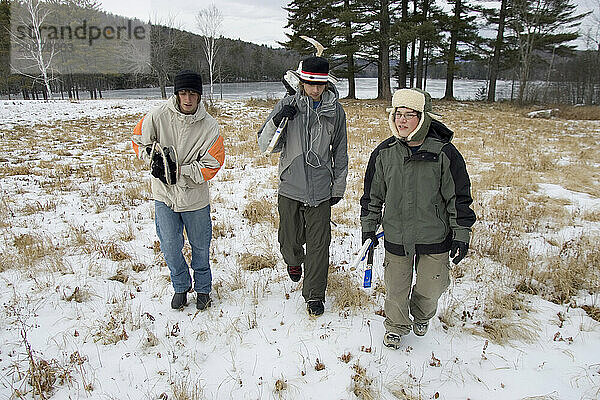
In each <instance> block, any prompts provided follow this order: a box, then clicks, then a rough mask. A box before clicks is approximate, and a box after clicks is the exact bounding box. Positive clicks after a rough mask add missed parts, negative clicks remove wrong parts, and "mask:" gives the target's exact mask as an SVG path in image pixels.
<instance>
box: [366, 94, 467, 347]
mask: <svg viewBox="0 0 600 400" xmlns="http://www.w3.org/2000/svg"><path fill="white" fill-rule="evenodd" d="M431 111H432V107H431V96H430V95H429V93H427V92H424V91H422V90H419V89H401V90H398V91H396V93H394V96H393V98H392V108H390V109H388V112H389V117H388V122H389V127H390V130H391V132H392V134H393V136H392V137H390V138H389V139H387V140H385V141H383V142H382V143H381V144H380V145H379V146H377V148H376V149H375V150H374V151H373V153H372V154H371V158H370V160H369V164H368V166H367V170H366V173H365V180H364V194H363V196H362V198H361V200H360V204H361V225H362V239H363V243H364V242H365V241H366V240H367V239H371V240H372V241H373V244H374V246H376V245H377V244H378V239H377V236H376V234H375V232H376V231H377V229H378V227H379V225H382V226H383V230H384V235H385V236H384V237H385V239H384V247H385V260H384V269H385V273H384V275H385V276H384V281H385V286H386V299H385V305H384V311H385V315H386V319H385V321H384V326H385V328H386V333H385V335H384V338H383V343H384V345H385V346H387V347H391V348H394V349H397V348H399V347H400V343H401V337H402V336H404V335H407V334H408V333H409V332H410V330H411V328H412V330H413V332H414V333H415V334H416V335H417V336H423V335H425V333H426V332H427V328H428V324H429V320H430V319H431V318H432V317H433V316H434V315H435V313H436V310H437V302H438V299H439V298H440V296H441V295H442V293H443V292H444V291H445V290H446V288H447V287H448V285H449V283H450V278H449V270H450V263H449V258H448V256H449V255H450V257H453V262H454V263H455V264H458V263H459V262H460V261H461V260H462V259H463V258H464V257H465V255H466V254H467V251H468V249H469V241H470V236H471V226H472V225H473V224H474V223H475V213H474V212H473V210H472V209H471V203H472V202H473V199H472V198H471V183H470V180H469V175H468V173H467V169H466V165H465V162H464V160H463V157H462V156H461V154H460V152H459V151H458V150H457V149H456V147H454V145H453V144H452V143H450V140H451V139H452V136H453V132H452V131H451V130H449V129H448V128H447V127H446V126H445V125H443V124H442V123H441V122H439V121H437V120H436V119H435V117H436V116H435V114H433V113H432V112H431ZM384 205H385V208H384ZM382 213H383V215H382ZM413 269H414V270H415V271H416V275H417V276H416V284H415V285H414V286H413V287H412V288H411V286H412V280H413ZM411 289H412V290H411ZM411 316H412V319H411Z"/></svg>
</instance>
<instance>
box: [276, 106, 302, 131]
mask: <svg viewBox="0 0 600 400" xmlns="http://www.w3.org/2000/svg"><path fill="white" fill-rule="evenodd" d="M296 112H297V110H296V107H294V106H290V105H289V104H286V105H285V106H283V107H281V110H279V112H278V113H277V114H275V116H274V117H273V123H274V124H275V126H279V124H281V121H282V120H283V118H287V119H288V120H290V121H291V120H293V119H294V116H295V115H296Z"/></svg>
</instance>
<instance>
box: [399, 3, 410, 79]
mask: <svg viewBox="0 0 600 400" xmlns="http://www.w3.org/2000/svg"><path fill="white" fill-rule="evenodd" d="M401 7H402V22H403V23H407V22H408V0H402V5H401ZM399 47H400V55H399V56H398V88H399V89H403V88H405V87H406V77H407V75H408V71H407V64H408V60H407V57H406V52H407V51H408V44H407V43H406V40H404V39H402V40H401V41H400V46H399Z"/></svg>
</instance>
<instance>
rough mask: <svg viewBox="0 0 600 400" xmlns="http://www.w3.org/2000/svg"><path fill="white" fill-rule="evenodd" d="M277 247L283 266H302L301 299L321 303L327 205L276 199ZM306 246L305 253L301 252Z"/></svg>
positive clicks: (326, 258)
mask: <svg viewBox="0 0 600 400" xmlns="http://www.w3.org/2000/svg"><path fill="white" fill-rule="evenodd" d="M277 206H278V209H279V235H278V236H279V248H280V250H281V255H282V256H283V260H284V261H285V263H286V264H287V265H293V266H296V265H302V264H304V282H303V285H302V296H303V297H304V300H306V301H308V300H323V301H325V289H326V288H327V271H328V269H329V244H330V243H331V225H330V222H331V205H330V204H329V201H324V202H323V203H321V204H319V205H318V206H316V207H309V206H308V205H305V204H303V203H301V202H299V201H296V200H292V199H289V198H287V197H284V196H281V195H280V196H278V198H277ZM304 244H306V253H305V252H304V247H303V246H304Z"/></svg>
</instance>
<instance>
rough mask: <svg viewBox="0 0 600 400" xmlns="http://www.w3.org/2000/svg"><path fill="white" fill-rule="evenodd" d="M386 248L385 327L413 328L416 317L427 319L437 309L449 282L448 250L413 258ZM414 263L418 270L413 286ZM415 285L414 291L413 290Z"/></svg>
mask: <svg viewBox="0 0 600 400" xmlns="http://www.w3.org/2000/svg"><path fill="white" fill-rule="evenodd" d="M414 261H415V262H413V258H412V257H409V256H397V255H394V254H392V253H390V252H388V251H386V252H385V260H384V262H383V266H384V281H385V288H386V296H385V305H384V311H385V316H386V318H385V321H384V322H383V325H384V326H385V329H386V330H387V331H390V332H394V333H397V334H398V335H406V334H408V333H409V332H410V330H411V327H412V323H413V321H412V320H411V318H410V315H412V317H413V319H414V322H418V323H425V322H427V321H429V320H430V319H431V318H432V317H433V316H434V315H435V313H436V311H437V302H438V299H439V298H440V296H441V295H442V293H444V291H445V290H446V289H447V288H448V285H449V284H450V276H449V259H448V252H445V253H441V254H417V255H416V256H415V258H414ZM413 266H414V269H415V270H416V273H417V279H416V283H415V285H414V286H412V281H413ZM411 286H412V291H411Z"/></svg>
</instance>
